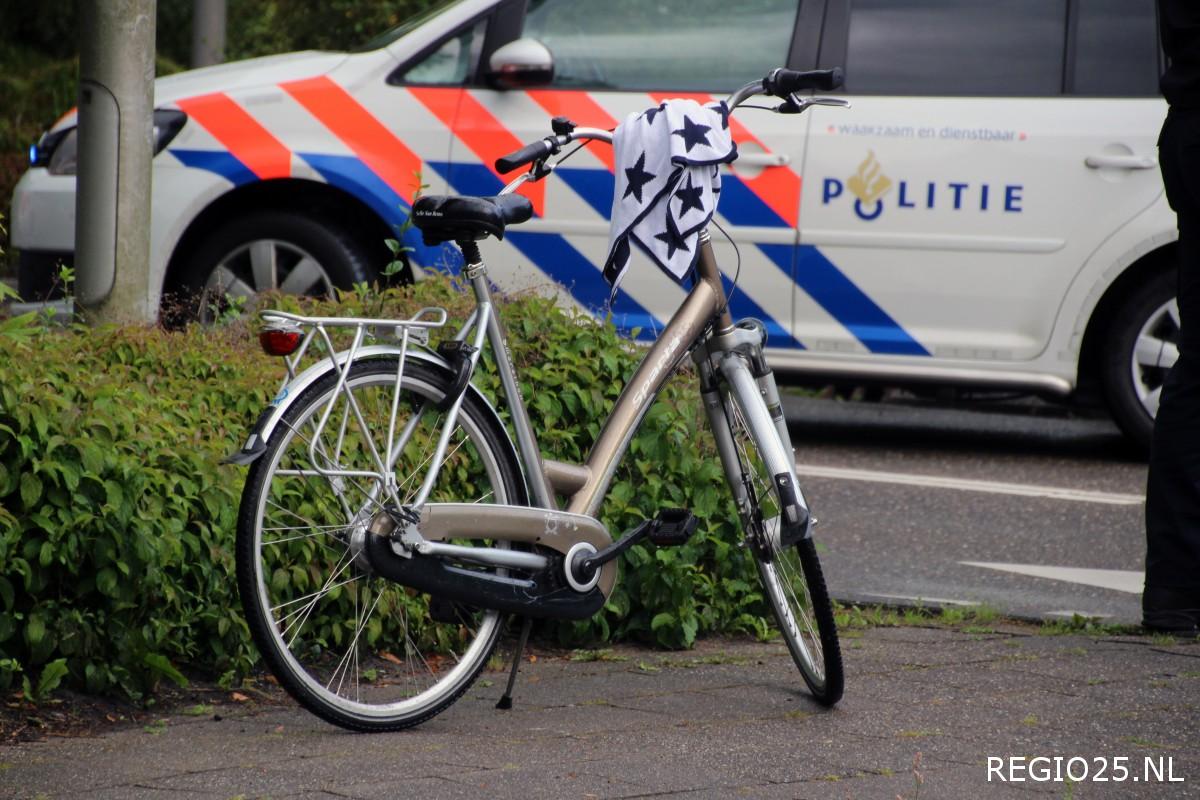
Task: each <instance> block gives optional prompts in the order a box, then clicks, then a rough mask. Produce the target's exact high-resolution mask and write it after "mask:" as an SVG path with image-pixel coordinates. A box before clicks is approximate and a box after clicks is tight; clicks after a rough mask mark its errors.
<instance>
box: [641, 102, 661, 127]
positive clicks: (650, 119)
mask: <svg viewBox="0 0 1200 800" xmlns="http://www.w3.org/2000/svg"><path fill="white" fill-rule="evenodd" d="M665 105H666V103H662V104H660V105H657V106H655V107H654V108H647V109H646V111H645V112H644V113H643V114H642V117H643V118H644V119H645V120H646V124H647V125H653V124H654V115H655V114H657V113H658V112H660V111H662V110H663V106H665Z"/></svg>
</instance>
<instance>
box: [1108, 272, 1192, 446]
mask: <svg viewBox="0 0 1200 800" xmlns="http://www.w3.org/2000/svg"><path fill="white" fill-rule="evenodd" d="M1177 288H1178V284H1177V281H1176V277H1175V273H1174V271H1167V272H1162V273H1159V274H1158V275H1156V276H1154V277H1153V278H1151V279H1150V280H1148V281H1146V282H1144V283H1143V284H1142V285H1141V286H1139V287H1137V288H1136V289H1135V290H1134V291H1133V292H1132V293H1131V294H1130V295H1129V298H1128V299H1127V300H1126V301H1125V303H1124V304H1123V305H1122V306H1121V307H1120V308H1119V309H1118V310H1117V312H1116V314H1114V316H1113V322H1112V326H1111V328H1110V329H1109V332H1108V337H1107V341H1106V343H1105V345H1106V346H1105V352H1104V361H1103V370H1104V374H1103V378H1104V393H1105V397H1106V399H1107V400H1108V407H1109V410H1110V412H1111V413H1112V415H1113V418H1114V419H1115V420H1116V422H1117V424H1118V425H1119V426H1120V427H1121V430H1123V431H1124V432H1125V434H1126V435H1127V436H1129V437H1130V438H1131V439H1133V440H1134V441H1135V442H1137V443H1138V444H1139V445H1141V446H1143V447H1146V448H1149V446H1150V438H1151V435H1152V434H1153V432H1154V416H1155V415H1156V414H1157V413H1158V401H1159V397H1160V395H1161V394H1162V386H1163V381H1164V380H1166V377H1167V373H1168V372H1169V371H1170V369H1171V367H1172V366H1173V365H1174V364H1175V360H1176V359H1177V358H1178V357H1179V349H1178V341H1179V304H1178V302H1177V301H1176V291H1177Z"/></svg>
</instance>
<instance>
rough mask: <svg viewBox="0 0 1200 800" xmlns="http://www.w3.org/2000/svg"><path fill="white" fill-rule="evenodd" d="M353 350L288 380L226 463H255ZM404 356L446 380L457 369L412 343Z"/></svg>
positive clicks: (470, 388) (371, 349) (373, 353)
mask: <svg viewBox="0 0 1200 800" xmlns="http://www.w3.org/2000/svg"><path fill="white" fill-rule="evenodd" d="M400 354H401V350H400V347H399V346H398V345H390V344H376V345H368V346H367V347H360V348H359V349H358V354H357V355H356V356H355V360H356V361H361V360H363V359H370V358H388V357H391V356H396V357H399V356H400ZM349 356H350V352H349V351H348V350H342V351H340V352H338V353H337V354H335V355H334V356H333V357H332V358H324V359H321V360H320V361H318V362H317V363H315V364H313V365H312V366H310V367H309V368H308V369H306V370H304V371H303V372H301V373H300V374H299V375H297V376H296V377H295V378H293V379H292V380H291V381H289V382H288V383H287V384H286V385H285V386H284V387H283V388H282V389H280V390H279V394H277V395H275V398H274V399H273V400H272V401H271V403H270V405H268V406H267V407H266V408H265V409H263V412H262V414H260V415H259V417H258V421H257V422H255V423H254V427H253V428H251V430H250V437H249V438H248V439H246V443H245V444H244V445H242V449H241V450H239V451H238V452H236V453H234V454H233V455H231V456H229V457H228V458H226V459H225V463H226V464H243V465H244V464H252V463H254V462H255V461H257V460H258V458H259V457H260V456H262V454H263V453H265V452H266V450H267V442H269V441H270V440H271V436H272V434H274V432H275V428H276V426H277V425H278V424H279V422H280V420H282V419H283V415H284V414H286V413H287V410H288V409H289V408H291V406H292V404H293V403H295V402H296V400H297V399H298V398H299V397H300V396H301V395H303V394H304V392H305V390H306V389H308V388H309V387H310V386H312V385H313V384H314V383H316V382H317V381H318V380H320V379H321V378H323V377H325V376H326V375H327V374H329V373H330V372H332V371H333V370H334V359H337V363H338V364H345V363H346V359H347V358H349ZM404 357H405V358H411V359H416V360H417V361H421V362H423V363H425V364H429V365H430V366H433V367H436V368H437V369H439V370H441V371H443V372H445V373H446V378H447V380H452V379H453V377H454V370H452V369H451V368H450V365H449V364H448V363H447V362H446V360H445V359H444V358H442V357H441V356H439V355H438V354H437V353H435V352H433V351H432V350H425V349H422V348H418V347H414V346H411V345H410V346H409V348H408V351H407V352H406V353H405V354H404ZM465 391H466V392H468V393H470V394H473V395H474V396H475V397H476V398H478V399H479V400H480V401H482V405H483V407H484V408H486V409H487V412H488V413H489V414H491V416H492V418H493V420H494V421H495V423H496V425H497V426H499V429H500V430H504V423H503V422H502V421H501V419H500V415H499V414H498V413H497V412H496V409H495V407H494V406H493V405H492V404H491V402H490V401H489V400H488V399H487V398H486V397H485V396H484V395H483V393H482V392H480V391H479V389H477V388H476V387H475V385H474V384H470V383H469V384H467V388H466V390H465ZM504 446H505V447H507V448H508V450H509V452H510V453H511V455H512V457H513V463H514V464H520V463H521V459H520V458H518V456H517V451H516V448H515V447H513V444H512V440H511V439H509V438H508V437H507V436H506V437H504Z"/></svg>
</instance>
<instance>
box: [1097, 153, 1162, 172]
mask: <svg viewBox="0 0 1200 800" xmlns="http://www.w3.org/2000/svg"><path fill="white" fill-rule="evenodd" d="M1083 163H1084V164H1086V165H1087V166H1089V167H1091V168H1092V169H1100V168H1102V167H1113V168H1116V169H1154V168H1155V167H1157V166H1158V159H1157V158H1154V157H1153V156H1107V155H1106V156H1088V157H1087V158H1085V159H1084V160H1083Z"/></svg>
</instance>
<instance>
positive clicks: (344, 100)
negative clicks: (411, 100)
mask: <svg viewBox="0 0 1200 800" xmlns="http://www.w3.org/2000/svg"><path fill="white" fill-rule="evenodd" d="M279 88H281V89H283V90H284V91H285V92H287V93H288V94H290V95H291V96H292V97H293V98H295V100H296V102H298V103H299V104H300V105H302V106H304V108H305V109H307V110H308V112H309V113H310V114H312V115H313V116H314V117H316V118H317V120H318V121H320V123H321V124H322V125H324V126H325V127H326V128H328V129H329V131H330V132H331V133H332V134H333V135H334V136H336V137H337V138H338V139H340V140H341V142H342V144H344V145H346V147H348V148H350V151H351V152H352V153H354V155H356V156H358V158H359V159H361V160H362V162H363V163H364V164H366V165H367V168H368V169H370V170H371V171H372V172H374V173H375V174H376V175H378V176H379V178H380V179H381V180H382V181H383V182H384V183H386V184H387V185H388V186H390V187H391V188H392V190H393V191H394V192H396V194H398V195H400V196H401V197H402V198H404V200H405V201H406V202H409V203H411V202H412V199H413V195H415V194H416V193H417V190H418V189H419V188H420V186H421V159H420V158H419V157H418V156H417V154H416V153H414V152H413V151H412V150H410V149H409V148H408V146H407V145H405V144H404V142H402V141H401V140H400V139H399V138H397V136H396V135H395V134H394V133H392V132H391V131H390V130H388V128H387V126H385V125H384V124H383V123H382V122H380V121H379V119H378V118H377V117H376V116H375V115H374V114H372V113H371V112H370V111H369V110H367V108H366V107H365V106H363V105H362V104H361V103H359V102H358V101H357V100H355V99H354V98H353V97H351V96H350V93H349V92H347V91H346V90H345V89H343V88H342V87H341V86H339V85H338V84H337V83H334V82H333V81H332V80H331V79H329V78H328V77H325V76H321V77H317V78H306V79H305V80H300V81H292V82H290V83H281V84H280V85H279Z"/></svg>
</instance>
